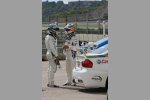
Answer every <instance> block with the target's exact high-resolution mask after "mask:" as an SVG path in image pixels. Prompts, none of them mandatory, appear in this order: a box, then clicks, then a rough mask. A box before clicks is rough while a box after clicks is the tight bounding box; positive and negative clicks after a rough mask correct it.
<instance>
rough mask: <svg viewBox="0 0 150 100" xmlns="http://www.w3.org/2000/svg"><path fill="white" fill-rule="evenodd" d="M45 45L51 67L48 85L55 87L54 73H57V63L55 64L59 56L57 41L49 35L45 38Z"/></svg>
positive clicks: (49, 68)
mask: <svg viewBox="0 0 150 100" xmlns="http://www.w3.org/2000/svg"><path fill="white" fill-rule="evenodd" d="M45 45H46V48H47V53H46V56H47V59H48V61H49V67H48V84H49V85H54V73H55V72H56V68H57V67H56V63H55V57H57V56H58V54H57V49H56V39H55V38H54V37H53V36H51V35H47V36H46V37H45Z"/></svg>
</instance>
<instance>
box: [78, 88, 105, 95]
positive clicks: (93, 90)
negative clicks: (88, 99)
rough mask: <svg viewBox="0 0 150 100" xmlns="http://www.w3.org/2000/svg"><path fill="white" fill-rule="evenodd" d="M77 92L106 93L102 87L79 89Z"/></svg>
mask: <svg viewBox="0 0 150 100" xmlns="http://www.w3.org/2000/svg"><path fill="white" fill-rule="evenodd" d="M79 92H84V93H90V94H106V93H107V91H106V89H104V88H93V89H79Z"/></svg>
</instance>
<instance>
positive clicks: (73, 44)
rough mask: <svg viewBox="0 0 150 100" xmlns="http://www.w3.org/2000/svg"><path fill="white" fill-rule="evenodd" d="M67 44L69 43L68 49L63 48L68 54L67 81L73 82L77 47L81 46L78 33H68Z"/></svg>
mask: <svg viewBox="0 0 150 100" xmlns="http://www.w3.org/2000/svg"><path fill="white" fill-rule="evenodd" d="M65 45H68V47H69V48H68V49H65V50H63V52H64V54H65V55H66V72H67V78H68V80H67V83H68V84H71V83H72V80H73V79H72V70H73V68H74V67H75V66H76V56H77V53H78V52H77V48H79V41H78V37H77V35H75V33H74V32H72V33H68V34H67V37H66V42H65Z"/></svg>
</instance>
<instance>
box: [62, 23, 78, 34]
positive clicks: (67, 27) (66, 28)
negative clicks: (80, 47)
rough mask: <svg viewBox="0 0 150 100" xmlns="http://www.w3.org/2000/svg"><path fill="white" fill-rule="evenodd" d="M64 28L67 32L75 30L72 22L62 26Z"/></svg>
mask: <svg viewBox="0 0 150 100" xmlns="http://www.w3.org/2000/svg"><path fill="white" fill-rule="evenodd" d="M64 30H65V31H66V32H67V33H72V32H75V31H76V29H75V27H74V24H71V23H69V24H67V25H66V26H65V27H64Z"/></svg>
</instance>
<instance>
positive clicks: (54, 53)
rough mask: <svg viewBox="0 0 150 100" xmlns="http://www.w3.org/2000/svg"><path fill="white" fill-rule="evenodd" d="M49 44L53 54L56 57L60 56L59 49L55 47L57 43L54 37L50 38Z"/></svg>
mask: <svg viewBox="0 0 150 100" xmlns="http://www.w3.org/2000/svg"><path fill="white" fill-rule="evenodd" d="M49 45H50V49H51V52H52V53H53V55H54V56H55V57H57V56H58V54H57V50H56V47H55V44H54V40H53V39H52V38H50V40H49Z"/></svg>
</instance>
